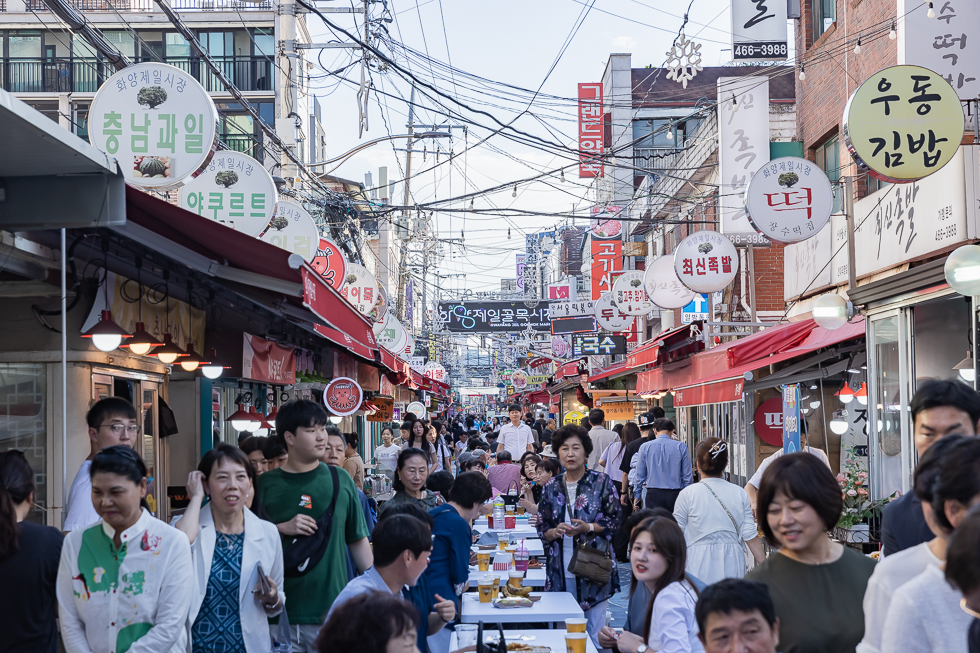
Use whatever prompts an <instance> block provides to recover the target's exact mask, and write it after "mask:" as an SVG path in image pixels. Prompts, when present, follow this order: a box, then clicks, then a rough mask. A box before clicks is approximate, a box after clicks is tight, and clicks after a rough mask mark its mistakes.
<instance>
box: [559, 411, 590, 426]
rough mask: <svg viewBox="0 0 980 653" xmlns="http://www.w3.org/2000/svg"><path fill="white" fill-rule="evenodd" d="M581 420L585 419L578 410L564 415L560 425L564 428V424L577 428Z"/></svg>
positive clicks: (583, 414)
mask: <svg viewBox="0 0 980 653" xmlns="http://www.w3.org/2000/svg"><path fill="white" fill-rule="evenodd" d="M583 419H585V413H583V412H582V411H579V410H570V411H568V412H567V413H565V416H564V418H563V419H562V422H561V424H562V426H565V425H566V424H574V425H575V426H579V425H580V424H581V423H582V420H583Z"/></svg>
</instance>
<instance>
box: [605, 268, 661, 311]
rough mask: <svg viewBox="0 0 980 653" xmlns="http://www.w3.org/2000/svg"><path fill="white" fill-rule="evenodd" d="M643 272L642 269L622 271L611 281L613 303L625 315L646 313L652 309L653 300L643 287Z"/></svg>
mask: <svg viewBox="0 0 980 653" xmlns="http://www.w3.org/2000/svg"><path fill="white" fill-rule="evenodd" d="M644 274H645V273H644V271H643V270H630V271H628V272H623V273H622V274H621V275H619V278H618V279H616V281H615V283H613V289H612V296H613V303H615V304H616V307H617V308H618V309H619V310H620V311H622V312H623V313H626V314H627V315H646V314H647V313H649V312H650V311H652V310H653V302H651V301H650V298H649V297H647V291H646V290H644V289H643V276H644Z"/></svg>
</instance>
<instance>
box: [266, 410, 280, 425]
mask: <svg viewBox="0 0 980 653" xmlns="http://www.w3.org/2000/svg"><path fill="white" fill-rule="evenodd" d="M278 416H279V406H273V407H272V410H271V411H269V414H268V415H266V416H265V421H267V422H269V423H270V424H275V423H276V417H278Z"/></svg>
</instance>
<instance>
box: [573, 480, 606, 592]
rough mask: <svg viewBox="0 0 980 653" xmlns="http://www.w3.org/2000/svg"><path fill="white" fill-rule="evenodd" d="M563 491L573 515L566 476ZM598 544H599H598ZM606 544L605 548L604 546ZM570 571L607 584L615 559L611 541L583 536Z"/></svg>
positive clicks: (595, 536) (578, 575) (576, 549)
mask: <svg viewBox="0 0 980 653" xmlns="http://www.w3.org/2000/svg"><path fill="white" fill-rule="evenodd" d="M561 491H562V493H563V494H564V495H565V505H566V506H567V510H568V514H569V515H571V514H572V511H571V502H570V501H569V500H568V490H567V489H566V487H565V479H564V477H563V478H562V479H561ZM596 544H598V545H599V546H596ZM603 545H605V546H604V547H603V548H604V549H605V550H603V549H602V548H600V547H602V546H603ZM568 571H569V572H571V574H572V575H574V576H577V577H579V578H584V579H586V580H588V581H591V582H593V583H597V584H599V585H605V584H606V583H608V582H609V579H610V578H611V577H612V571H613V561H612V556H611V555H609V543H608V542H606V541H605V540H604V539H601V538H598V536H597V535H593V536H592V538H591V543H590V542H587V541H586V540H585V538H584V537H583V538H582V539H581V540H580V542H579V543H578V544H577V545H576V546H575V547H573V549H572V559H571V560H569V561H568Z"/></svg>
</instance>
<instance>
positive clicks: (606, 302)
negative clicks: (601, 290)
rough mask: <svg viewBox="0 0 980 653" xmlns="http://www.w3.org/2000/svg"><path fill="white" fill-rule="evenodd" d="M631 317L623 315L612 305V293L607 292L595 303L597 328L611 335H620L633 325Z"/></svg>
mask: <svg viewBox="0 0 980 653" xmlns="http://www.w3.org/2000/svg"><path fill="white" fill-rule="evenodd" d="M633 319H634V318H633V316H632V315H627V314H626V313H623V312H622V311H621V310H619V309H618V308H616V305H615V304H614V303H613V297H612V293H609V292H607V293H606V294H604V295H603V296H602V297H600V298H599V301H597V302H596V303H595V320H596V323H597V324H598V325H599V327H600V328H601V329H603V330H605V331H609V332H611V333H620V332H622V331H626V330H627V329H629V327H630V325H631V324H633Z"/></svg>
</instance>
